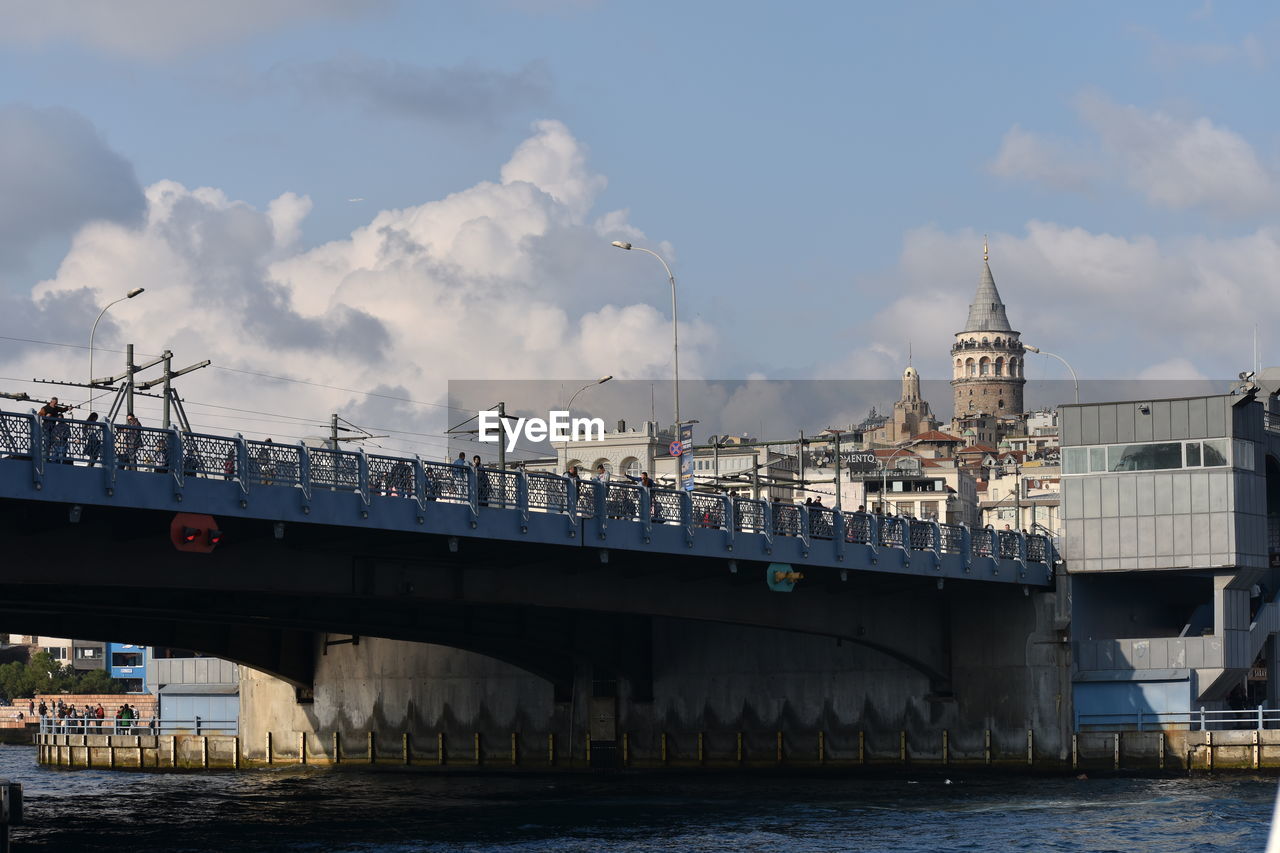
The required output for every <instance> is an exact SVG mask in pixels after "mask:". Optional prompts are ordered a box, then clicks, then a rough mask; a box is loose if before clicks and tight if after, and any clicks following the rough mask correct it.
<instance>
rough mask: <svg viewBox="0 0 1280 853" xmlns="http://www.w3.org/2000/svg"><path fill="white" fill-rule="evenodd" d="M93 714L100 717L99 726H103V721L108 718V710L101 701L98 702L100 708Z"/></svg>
mask: <svg viewBox="0 0 1280 853" xmlns="http://www.w3.org/2000/svg"><path fill="white" fill-rule="evenodd" d="M93 715H94V716H95V717H97V718H98V728H102V721H103V719H105V718H106V716H107V711H106V709H105V708H103V707H102V703H101V702H99V703H98V709H97V710H96V711H94V714H93Z"/></svg>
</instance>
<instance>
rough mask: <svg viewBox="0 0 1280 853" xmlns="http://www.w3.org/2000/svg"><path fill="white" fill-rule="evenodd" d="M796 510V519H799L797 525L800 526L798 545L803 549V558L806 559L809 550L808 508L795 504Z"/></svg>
mask: <svg viewBox="0 0 1280 853" xmlns="http://www.w3.org/2000/svg"><path fill="white" fill-rule="evenodd" d="M796 510H797V513H798V517H799V519H800V522H799V525H800V530H799V534H800V544H801V545H802V546H803V547H804V556H806V557H807V556H809V548H810V545H809V524H810V516H809V508H808V507H807V506H805V505H804V504H796Z"/></svg>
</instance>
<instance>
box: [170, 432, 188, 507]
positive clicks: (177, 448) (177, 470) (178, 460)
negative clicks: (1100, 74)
mask: <svg viewBox="0 0 1280 853" xmlns="http://www.w3.org/2000/svg"><path fill="white" fill-rule="evenodd" d="M165 440H166V441H167V442H168V443H169V451H168V453H167V456H168V458H167V459H166V460H165V461H166V462H168V463H169V474H170V475H171V476H172V477H173V482H174V485H175V486H176V487H177V488H176V489H175V490H174V493H173V495H174V497H175V498H177V499H178V500H179V501H180V500H182V489H183V487H184V486H185V485H186V473H187V458H186V456H187V455H186V448H184V447H183V446H182V433H180V432H178V428H177V427H169V434H168V435H167V436H165Z"/></svg>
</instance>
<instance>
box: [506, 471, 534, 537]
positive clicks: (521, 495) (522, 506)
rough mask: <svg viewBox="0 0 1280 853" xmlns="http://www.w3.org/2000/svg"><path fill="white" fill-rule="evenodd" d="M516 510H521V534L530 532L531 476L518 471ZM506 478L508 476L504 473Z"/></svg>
mask: <svg viewBox="0 0 1280 853" xmlns="http://www.w3.org/2000/svg"><path fill="white" fill-rule="evenodd" d="M515 474H516V509H518V510H520V532H521V533H528V532H529V475H528V474H527V473H525V472H524V471H516V472H515ZM503 476H504V477H505V476H506V474H505V473H504V474H503Z"/></svg>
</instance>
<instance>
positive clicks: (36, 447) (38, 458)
mask: <svg viewBox="0 0 1280 853" xmlns="http://www.w3.org/2000/svg"><path fill="white" fill-rule="evenodd" d="M31 482H32V483H33V484H34V485H35V487H36V491H37V492H38V491H40V490H41V489H43V488H44V427H43V426H41V424H40V416H39V415H37V414H36V412H35V409H32V410H31Z"/></svg>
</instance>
